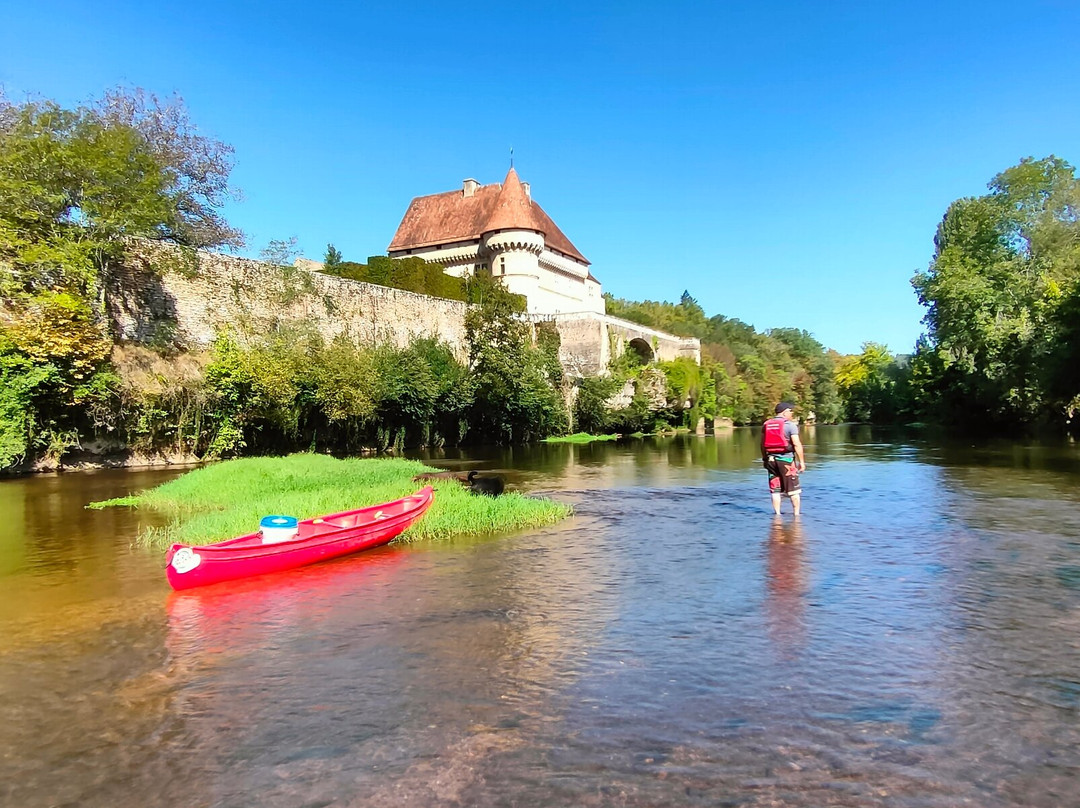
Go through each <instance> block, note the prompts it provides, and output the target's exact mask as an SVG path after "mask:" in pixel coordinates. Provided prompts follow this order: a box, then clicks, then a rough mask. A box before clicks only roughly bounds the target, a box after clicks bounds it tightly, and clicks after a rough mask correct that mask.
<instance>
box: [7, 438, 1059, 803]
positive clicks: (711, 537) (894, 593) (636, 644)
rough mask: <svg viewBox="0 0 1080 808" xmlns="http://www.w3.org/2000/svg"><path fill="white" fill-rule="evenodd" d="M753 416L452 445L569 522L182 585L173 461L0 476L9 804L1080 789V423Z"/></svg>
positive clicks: (557, 799)
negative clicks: (155, 485)
mask: <svg viewBox="0 0 1080 808" xmlns="http://www.w3.org/2000/svg"><path fill="white" fill-rule="evenodd" d="M804 442H805V443H806V445H807V450H808V454H809V464H810V471H809V472H808V473H807V475H806V477H805V478H804V480H803V483H804V487H805V489H806V491H805V495H804V513H803V516H802V518H801V519H800V520H798V521H795V520H793V519H792V518H791V517H790V516H787V515H785V517H783V518H782V519H780V520H774V519H773V518H772V516H771V509H770V507H769V501H768V496H767V494H766V493H765V491H764V474H763V472H762V471H761V467H760V460H759V458H758V450H757V434H756V432H755V431H754V430H739V429H736V430H731V431H728V432H726V433H722V434H720V435H717V436H708V437H705V438H696V437H685V436H676V437H665V438H653V439H648V440H643V441H640V442H632V443H622V442H620V443H615V444H611V443H605V444H592V445H587V446H560V445H552V446H547V445H540V446H532V447H525V448H520V447H519V448H514V449H512V450H511V449H489V450H475V449H473V450H469V451H440V452H437V453H434V454H432V455H431V459H432V460H433V461H435V462H436V463H437V464H438V465H443V466H446V467H484V468H492V469H500V470H504V471H505V473H506V474H507V477H508V479H509V481H510V482H511V483H512V484H513V485H515V486H517V487H518V488H521V489H524V490H530V491H532V490H546V491H550V492H552V493H553V495H554V496H557V497H559V498H562V499H565V500H567V501H570V502H572V503H573V504H574V505H575V508H576V509H577V515H576V516H575V517H574V518H573V519H572V520H569V521H567V522H565V523H563V524H561V525H558V526H555V527H553V528H550V529H546V530H542V531H533V532H526V533H522V534H517V535H512V536H503V537H483V538H479V539H470V540H462V541H458V542H450V543H446V544H439V545H426V546H405V547H393V546H390V547H387V548H383V549H381V550H378V551H373V552H371V553H368V554H364V555H361V556H356V557H354V558H349V559H342V560H340V561H338V562H334V563H331V564H325V565H320V566H315V567H311V568H307V569H305V570H299V571H294V572H292V573H289V574H287V575H282V576H270V577H267V578H264V579H252V580H249V581H242V582H237V583H236V584H231V585H226V586H225V587H218V588H208V589H205V590H194V591H192V592H185V593H178V594H173V595H170V593H169V591H168V589H167V586H166V584H165V582H164V577H163V575H162V571H161V569H160V566H161V559H160V554H159V553H154V552H146V551H143V550H140V549H139V548H137V547H133V546H132V544H131V539H132V537H133V536H134V535H136V534H137V532H138V529H139V526H140V520H141V519H144V518H145V515H140V514H138V513H132V512H127V511H112V512H101V513H99V512H88V511H85V510H83V508H82V505H83V504H84V503H85V502H86V501H88V500H90V499H101V498H104V497H107V496H115V495H120V494H124V493H127V492H129V491H130V490H131V489H132V488H137V487H140V486H142V485H146V484H150V483H152V482H157V481H158V480H161V479H163V477H161V476H155V475H153V474H150V475H147V476H145V477H139V476H137V475H128V474H124V473H109V474H104V475H85V476H82V475H65V476H64V477H57V478H34V479H27V480H9V481H3V482H0V516H3V518H4V519H5V525H6V526H7V527H8V530H7V531H6V532H4V533H3V534H2V535H0V621H3V625H2V629H3V630H2V631H0V714H2V715H3V716H4V717H5V720H4V721H3V722H0V804H3V805H12V806H20V808H21V806H32V805H52V804H57V805H79V806H91V807H93V806H103V807H104V806H108V808H114V806H117V805H144V804H146V805H149V804H175V805H207V806H215V807H216V806H222V807H223V808H224V807H225V806H241V805H249V804H254V803H257V804H260V805H264V806H290V807H291V806H296V805H333V806H339V805H340V806H347V805H357V806H359V805H363V806H370V805H376V806H380V805H386V806H391V805H418V806H423V805H469V806H502V805H511V804H520V805H549V804H560V805H610V804H620V805H629V806H647V805H671V804H680V805H716V804H733V805H747V806H751V805H761V806H764V805H772V806H819V805H820V806H873V805H883V806H914V805H918V806H926V807H928V808H954V806H957V805H978V806H980V808H997V807H998V806H1025V808H1027V807H1040V806H1047V808H1049V807H1050V806H1054V808H1060V806H1065V805H1071V804H1074V803H1076V802H1077V801H1078V800H1077V795H1078V794H1080V751H1078V750H1080V722H1077V721H1076V717H1077V713H1078V711H1080V677H1078V675H1077V671H1078V670H1080V642H1078V641H1077V637H1080V583H1078V582H1080V573H1078V572H1077V571H1078V570H1080V491H1078V486H1076V484H1075V480H1076V468H1077V466H1076V447H1074V446H1070V445H1067V444H1063V445H1051V444H1049V443H1048V444H1045V445H1043V444H1038V443H1034V442H1029V443H1026V444H1018V445H1012V446H1008V445H1001V444H990V443H988V444H984V445H981V446H978V447H972V446H966V447H965V446H962V445H955V444H947V443H938V444H935V443H933V442H932V441H931V440H929V439H928V437H927V435H926V433H922V432H913V433H903V432H883V431H881V430H876V429H869V428H862V427H859V428H848V427H842V428H832V427H816V428H814V429H806V430H804Z"/></svg>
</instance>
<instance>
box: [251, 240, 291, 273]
mask: <svg viewBox="0 0 1080 808" xmlns="http://www.w3.org/2000/svg"><path fill="white" fill-rule="evenodd" d="M297 244H298V239H297V238H296V236H289V237H288V238H275V239H270V242H269V243H268V244H267V245H266V246H265V247H263V248H262V249H261V250H259V258H260V259H262V260H263V261H266V262H267V263H268V264H277V265H278V266H283V267H287V266H292V263H293V261H295V260H296V257H297V256H298V255H300V248H299V247H298V246H297Z"/></svg>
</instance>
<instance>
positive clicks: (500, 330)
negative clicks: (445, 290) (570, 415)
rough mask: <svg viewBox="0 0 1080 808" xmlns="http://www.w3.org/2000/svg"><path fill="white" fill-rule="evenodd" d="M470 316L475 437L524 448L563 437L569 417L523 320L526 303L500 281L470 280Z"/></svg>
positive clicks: (467, 337) (467, 316) (467, 335)
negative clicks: (539, 440) (533, 442)
mask: <svg viewBox="0 0 1080 808" xmlns="http://www.w3.org/2000/svg"><path fill="white" fill-rule="evenodd" d="M469 285H470V290H469V292H470V299H471V300H473V301H475V302H474V303H473V305H471V306H469V310H468V311H467V312H466V314H465V340H466V342H467V344H468V346H469V369H470V372H471V376H472V380H473V384H474V387H475V390H476V394H475V400H474V403H473V408H472V413H471V417H470V419H469V420H470V424H471V429H472V432H473V433H474V434H475V435H477V436H482V438H483V439H486V440H492V441H495V442H497V443H518V442H525V441H530V440H535V439H537V438H544V437H547V436H548V435H552V434H555V433H557V432H562V431H564V430H565V429H566V426H567V413H566V409H565V406H564V404H563V401H562V396H561V395H560V392H559V390H557V389H556V388H555V386H554V384H553V383H552V378H551V368H550V362H549V361H548V357H547V356H545V354H544V353H543V352H542V351H540V350H538V349H537V348H535V347H533V346H532V345H531V343H530V334H529V330H530V329H529V326H528V324H527V323H526V322H525V321H524V320H523V319H522V318H521V316H520V315H521V314H522V313H523V311H524V300H523V298H521V296H520V295H515V294H512V293H510V292H509V291H507V290H506V289H505V288H504V287H503V285H502V283H500V282H499V281H498V280H497V279H493V278H488V277H485V276H475V277H473V278H471V279H470V280H469Z"/></svg>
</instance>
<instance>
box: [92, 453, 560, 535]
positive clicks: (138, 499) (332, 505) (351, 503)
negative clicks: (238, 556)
mask: <svg viewBox="0 0 1080 808" xmlns="http://www.w3.org/2000/svg"><path fill="white" fill-rule="evenodd" d="M436 471H438V469H435V468H432V467H431V466H426V465H424V464H423V463H420V462H418V461H415V460H403V459H400V458H351V459H346V460H338V459H336V458H333V457H328V456H326V455H316V454H294V455H289V456H288V457H256V458H245V459H241V460H229V461H225V462H222V463H215V464H213V465H211V466H206V467H205V468H201V469H196V470H194V471H191V472H188V473H187V474H185V475H183V476H182V477H179V478H177V479H175V480H172V481H170V482H167V483H165V484H164V485H161V486H158V487H156V488H151V489H149V490H147V491H143V492H141V493H138V494H135V495H132V496H128V497H121V498H117V499H111V500H105V501H102V502H95V503H91V504H90V506H89V507H90V508H93V509H101V508H108V507H120V506H129V507H137V508H147V509H150V510H153V511H156V512H158V513H161V514H164V515H165V516H166V518H167V519H168V522H167V524H166V525H165V526H164V527H157V528H149V529H146V530H144V532H143V534H142V535H141V537H140V539H141V541H142V542H144V543H145V544H148V545H151V546H155V547H164V546H166V545H168V544H170V543H171V542H174V541H179V542H184V543H186V544H206V543H208V542H213V541H220V540H222V539H227V538H231V537H233V536H237V535H241V534H244V533H250V532H252V531H254V530H256V529H257V528H258V524H259V519H260V518H261V517H263V516H265V515H267V514H271V513H283V514H289V515H292V516H296V517H298V518H300V519H307V518H311V517H315V516H320V515H322V514H327V513H334V512H337V511H343V510H350V509H353V508H362V507H366V506H368V505H376V504H379V503H381V502H389V501H391V500H394V499H398V498H400V497H404V496H408V495H409V494H412V493H414V492H415V491H416V490H418V489H419V488H421V487H423V485H424V484H426V482H414V481H413V477H414V476H416V475H417V474H423V473H429V472H436ZM431 483H432V484H433V485H434V487H435V491H436V496H435V502H434V504H433V505H432V506H431V510H430V511H428V513H427V515H426V516H425V517H424V518H423V519H421V520H420V521H419V522H418V523H417V524H416V525H414V526H413V527H412V528H410V529H409V530H408V531H406V532H405V533H404V534H402V536H401V537H400V538H398V539H397V541H422V540H438V539H448V538H453V537H455V536H465V535H478V534H488V533H500V532H504V531H510V530H518V529H522V528H530V527H541V526H544V525H550V524H553V523H555V522H558V521H560V520H561V519H565V518H566V517H567V516H570V515H571V513H572V512H573V510H572V508H571V507H570V506H569V505H564V504H562V503H558V502H554V501H552V500H549V499H542V498H538V497H527V496H525V495H523V494H520V493H517V492H509V493H506V494H503V495H502V496H499V497H486V496H476V495H474V494H472V493H470V492H469V491H468V490H467V489H466V488H465V487H464V486H462V485H461V483H460V482H458V481H456V480H433V481H431Z"/></svg>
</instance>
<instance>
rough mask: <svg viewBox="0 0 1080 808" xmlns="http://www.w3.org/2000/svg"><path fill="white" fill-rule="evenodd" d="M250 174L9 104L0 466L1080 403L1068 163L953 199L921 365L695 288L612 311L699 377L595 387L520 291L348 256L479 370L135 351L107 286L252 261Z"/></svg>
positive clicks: (332, 354)
mask: <svg viewBox="0 0 1080 808" xmlns="http://www.w3.org/2000/svg"><path fill="white" fill-rule="evenodd" d="M231 168H232V150H231V149H230V147H228V146H226V145H225V144H223V143H220V142H218V141H216V140H213V139H210V138H207V137H205V136H203V135H200V134H199V133H198V131H197V130H196V128H195V126H194V125H193V124H192V123H191V122H190V121H189V119H188V116H187V113H186V111H185V109H184V107H183V105H182V103H181V102H179V100H172V101H168V102H161V101H159V100H158V99H157V98H155V97H153V96H148V95H146V94H145V93H143V92H141V91H137V90H136V91H114V92H110V93H107V94H106V95H105V96H104V97H103V98H102V99H100V100H99V101H98V102H96V103H93V104H90V105H87V106H82V107H78V108H76V109H65V108H62V107H60V106H59V105H57V104H54V103H51V102H47V101H44V102H38V101H31V102H26V103H22V104H14V103H11V102H10V101H8V100H6V99H5V98H4V97H3V96H2V95H0V469H4V468H18V467H21V466H24V465H25V464H28V463H29V462H30V461H33V460H35V459H36V460H39V461H41V460H44V462H45V463H52V464H54V465H55V464H57V463H60V462H61V461H62V460H63V459H64V458H65V457H70V456H71V455H72V454H74V453H75V452H76V451H77V450H79V449H87V450H90V449H93V450H95V451H97V452H103V451H106V450H109V449H116V450H120V451H126V452H136V453H141V454H146V455H152V454H157V453H170V454H178V455H184V456H187V457H199V458H215V457H229V456H235V455H239V454H267V453H283V452H291V451H297V450H316V451H334V452H340V453H350V452H357V451H361V450H364V449H376V450H387V449H398V450H400V449H401V448H403V447H405V446H411V445H419V444H427V445H440V444H444V443H445V444H458V443H463V442H470V441H472V442H501V443H517V442H524V441H532V440H538V439H542V438H545V437H550V436H553V435H563V434H566V433H569V432H575V431H576V432H586V433H592V434H612V433H619V434H637V433H649V432H655V431H657V430H666V429H673V428H687V427H690V428H692V427H693V426H695V425H696V424H697V422H698V420H699V419H700V418H702V417H705V418H712V417H724V418H729V419H731V420H732V421H733V422H734V423H736V424H743V423H755V422H757V421H759V420H760V419H761V418H763V417H764V416H765V415H767V414H768V413H769V412H770V411H771V407H772V405H773V404H774V403H775V402H776V401H777V400H779V399H789V400H792V401H794V402H796V404H797V405H798V407H799V409H800V410H801V411H802V412H804V413H809V412H813V413H815V414H816V417H817V420H818V421H820V422H835V421H839V420H844V419H847V420H864V421H893V420H907V421H910V420H941V421H950V420H957V419H959V418H960V417H961V416H971V415H977V416H986V417H987V418H989V419H991V420H992V421H994V422H995V423H998V424H1008V423H1018V422H1019V423H1036V422H1040V421H1047V420H1055V419H1056V420H1058V421H1060V420H1061V419H1062V414H1063V413H1066V412H1067V413H1070V414H1071V413H1072V412H1074V411H1075V409H1076V408H1077V406H1078V405H1080V376H1078V374H1080V371H1078V370H1077V368H1080V356H1077V351H1078V350H1080V347H1078V346H1080V339H1078V338H1080V281H1078V279H1080V247H1078V246H1077V245H1078V244H1080V230H1078V228H1080V224H1078V222H1077V218H1076V213H1075V212H1076V210H1077V209H1078V206H1080V191H1078V184H1077V180H1076V178H1075V171H1074V169H1073V168H1072V166H1070V165H1069V164H1068V163H1065V162H1064V161H1062V160H1059V159H1057V158H1047V159H1045V160H1040V161H1033V160H1025V161H1022V162H1021V163H1020V164H1019V165H1017V166H1015V167H1013V168H1010V169H1008V170H1006V171H1005V172H1003V173H1002V174H1001V175H999V176H998V177H996V178H995V179H994V181H993V182H992V183H991V185H990V193H989V194H988V195H986V196H983V197H978V198H975V199H961V200H958V201H957V202H955V203H953V205H951V206H950V207H949V210H948V211H947V212H946V215H945V218H944V220H943V222H942V224H941V226H940V227H939V228H938V233H937V237H936V239H935V246H936V250H935V253H934V258H933V261H932V262H931V264H930V267H929V268H928V270H927V271H926V272H923V273H919V274H918V275H917V276H916V277H915V279H914V284H915V287H916V290H917V292H918V294H919V296H920V300H921V301H922V302H923V303H924V304H925V305H926V306H927V307H928V314H927V317H926V322H927V325H928V332H927V334H926V336H925V337H924V338H923V339H922V340H920V342H919V345H918V346H916V350H915V352H914V354H913V355H894V354H892V353H891V352H890V351H889V350H888V349H887V348H886V347H885V346H881V345H876V344H873V343H868V344H867V345H866V346H865V347H864V350H863V351H862V353H861V354H859V355H856V356H851V357H844V356H841V355H839V354H837V353H836V352H835V351H831V350H828V349H826V348H825V347H824V346H823V345H821V343H819V342H818V341H817V340H815V339H814V338H813V336H812V335H810V334H809V333H807V332H806V331H802V330H797V329H788V328H781V329H772V330H769V331H766V332H763V333H759V332H757V331H755V329H754V328H753V327H751V326H749V325H747V324H745V323H742V322H740V321H738V320H733V319H728V318H725V317H723V316H720V315H717V316H713V317H708V316H706V314H705V312H704V311H703V310H702V308H701V306H700V305H699V304H698V303H697V301H695V300H694V298H693V297H692V296H691V295H690V294H689V293H684V294H683V296H682V299H681V300H680V301H679V302H678V303H656V302H651V301H645V302H634V301H627V300H622V299H618V298H614V297H611V296H609V297H608V299H607V307H608V312H609V313H610V314H612V315H614V316H617V317H624V318H626V319H630V320H634V321H637V322H640V323H643V324H645V325H650V326H654V327H657V328H662V329H664V330H666V331H669V332H672V333H675V334H678V335H683V336H695V337H698V338H700V339H701V340H702V359H703V361H702V364H701V365H700V366H699V365H697V364H696V363H694V362H693V361H691V360H685V359H684V360H676V361H674V362H661V363H646V362H644V361H642V360H641V359H640V358H639V357H638V355H637V354H636V353H634V352H633V351H630V352H627V353H624V354H622V355H616V356H615V357H614V359H613V361H612V363H611V367H610V368H609V369H608V370H609V372H608V374H607V375H605V376H602V377H595V378H585V379H577V380H570V379H567V378H566V377H565V376H564V375H563V371H562V368H561V367H560V365H559V362H558V351H559V337H558V332H557V331H556V330H555V328H554V327H553V326H552V325H551V324H550V323H548V324H544V323H541V324H538V325H537V326H535V327H530V326H529V325H528V324H526V323H524V322H523V321H522V320H521V319H520V317H519V316H518V315H519V313H520V312H521V310H522V301H521V299H520V298H518V297H516V296H514V295H511V294H509V293H507V292H506V291H505V290H504V289H502V287H501V286H500V285H499V284H497V283H496V282H494V281H492V280H491V279H490V278H482V277H481V278H474V279H470V280H469V281H466V282H463V281H461V280H459V279H448V276H445V275H443V274H442V273H440V272H438V271H437V268H432V267H422V266H420V265H419V264H418V263H417V262H415V261H412V262H408V261H406V262H395V261H391V260H390V259H387V258H381V257H377V258H372V259H369V261H368V263H367V264H354V263H349V262H346V261H344V260H343V259H342V256H341V254H340V253H339V252H338V251H337V250H335V249H334V248H333V247H330V248H329V249H328V256H327V258H328V260H327V262H326V263H327V264H328V267H327V271H330V272H333V273H335V274H340V275H342V276H344V277H355V278H362V279H365V280H367V281H369V282H382V283H387V284H391V285H396V286H399V287H401V288H408V289H411V290H413V291H419V292H423V293H426V294H434V295H438V296H444V297H451V298H455V299H464V300H466V301H467V302H468V303H469V304H470V305H469V309H468V314H467V318H466V339H467V357H459V356H457V355H456V354H455V353H454V351H453V350H451V348H450V347H448V346H446V345H442V344H439V343H438V342H435V341H432V340H417V341H416V342H414V343H413V344H411V345H408V346H405V347H394V346H388V345H381V346H380V345H374V346H372V345H357V344H354V343H351V342H349V341H347V340H337V341H334V342H330V343H328V342H326V341H324V340H322V339H321V338H319V337H318V336H317V335H314V334H311V333H307V332H306V331H305V330H304V329H303V327H302V326H300V325H297V324H290V323H288V322H283V323H280V324H279V326H278V327H277V328H276V329H272V330H271V331H270V332H268V333H258V334H252V333H244V332H242V331H241V330H237V331H235V332H233V333H222V334H221V335H220V336H219V338H218V340H217V341H216V342H215V344H214V345H213V346H212V347H211V348H210V349H208V350H188V349H186V348H185V346H183V345H178V344H176V343H175V342H174V341H171V340H170V339H169V338H168V335H167V334H164V335H163V337H162V339H160V340H156V341H155V342H154V343H153V344H144V345H132V344H117V343H116V342H115V341H114V339H113V337H112V335H111V333H110V331H109V324H108V319H107V317H106V312H105V306H104V295H105V292H104V290H105V288H106V281H107V279H108V278H109V274H110V272H112V271H114V270H115V268H116V267H117V266H119V265H120V264H122V262H123V261H124V259H125V251H126V250H127V249H128V247H129V245H131V243H132V241H133V240H152V241H156V242H161V243H165V244H167V245H169V247H170V253H171V254H173V255H175V256H176V258H175V259H170V260H173V261H175V263H176V265H177V266H176V268H178V269H180V270H185V269H186V270H188V271H190V269H191V267H192V266H194V264H193V262H192V261H191V258H192V256H193V251H194V250H195V249H198V248H215V249H221V248H225V249H234V248H238V247H240V246H242V245H243V237H242V234H241V233H240V232H239V231H237V230H236V229H235V228H233V227H231V226H230V225H229V224H228V223H227V222H226V221H225V220H224V218H223V217H222V215H221V213H220V210H221V208H222V206H223V204H224V202H225V201H226V200H227V199H229V198H230V197H231V196H232V194H233V193H234V191H233V189H232V188H231V186H230V184H229V175H230V171H231ZM288 246H289V245H288V244H285V245H284V247H285V248H287V247H288ZM278 252H281V254H282V255H284V254H285V253H287V252H288V250H287V249H284V251H282V250H278V251H277V252H275V251H273V250H271V251H270V252H268V253H266V255H267V257H268V258H269V259H271V260H279V259H274V256H275V255H276V254H277V253H278ZM162 268H163V269H164V268H169V267H164V266H163V267H162ZM282 272H283V273H295V272H296V270H294V269H292V268H291V267H282ZM628 383H629V386H630V389H632V390H633V395H632V396H631V398H630V401H629V403H628V404H627V405H626V406H622V407H619V408H613V407H612V406H611V402H612V401H613V400H614V397H615V396H616V394H617V393H619V392H620V391H622V390H624V389H627V386H628ZM571 387H575V388H576V390H574V391H571ZM571 400H572V401H573V402H574V403H573V406H572V407H570V408H568V407H567V404H566V402H568V401H571Z"/></svg>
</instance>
